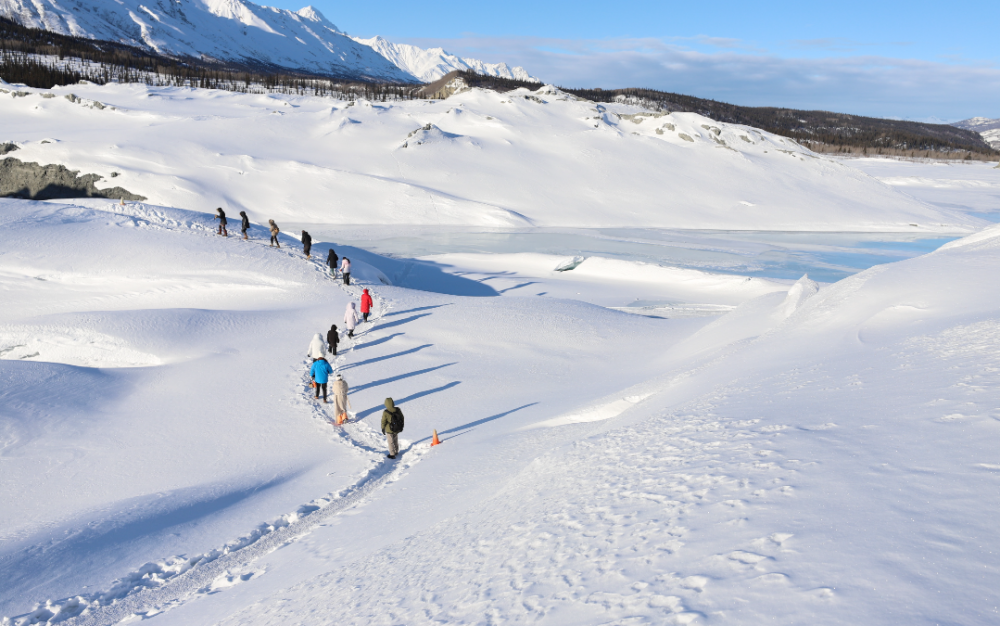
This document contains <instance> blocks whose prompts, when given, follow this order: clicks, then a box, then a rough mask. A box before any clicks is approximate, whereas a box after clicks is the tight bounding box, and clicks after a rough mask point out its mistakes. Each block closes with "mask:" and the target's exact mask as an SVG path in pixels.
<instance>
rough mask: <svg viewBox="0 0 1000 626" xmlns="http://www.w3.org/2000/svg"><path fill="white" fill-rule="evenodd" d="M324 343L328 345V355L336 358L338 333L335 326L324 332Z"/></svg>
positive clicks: (338, 340) (338, 341)
mask: <svg viewBox="0 0 1000 626" xmlns="http://www.w3.org/2000/svg"><path fill="white" fill-rule="evenodd" d="M326 342H327V343H328V344H330V354H332V355H333V356H337V344H338V343H340V333H338V332H337V325H336V324H334V325H332V326H330V330H328V331H326Z"/></svg>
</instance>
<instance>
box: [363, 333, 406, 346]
mask: <svg viewBox="0 0 1000 626" xmlns="http://www.w3.org/2000/svg"><path fill="white" fill-rule="evenodd" d="M405 334H406V333H393V334H391V335H389V336H388V337H382V338H381V339H375V340H374V341H366V342H365V343H362V344H358V345H356V346H354V349H355V350H361V349H362V348H370V347H372V346H377V345H379V344H382V343H385V342H387V341H392V340H393V338H395V337H402V336H403V335H405Z"/></svg>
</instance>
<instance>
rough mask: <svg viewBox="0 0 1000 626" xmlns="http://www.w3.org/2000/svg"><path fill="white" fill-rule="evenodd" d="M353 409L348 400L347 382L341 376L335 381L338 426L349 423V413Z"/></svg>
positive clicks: (335, 406)
mask: <svg viewBox="0 0 1000 626" xmlns="http://www.w3.org/2000/svg"><path fill="white" fill-rule="evenodd" d="M350 408H351V401H350V400H349V399H348V398H347V381H346V380H344V377H343V376H341V375H340V374H337V380H335V381H333V412H334V413H336V414H337V425H338V426H339V425H340V424H343V423H344V422H346V421H347V411H348V409H350Z"/></svg>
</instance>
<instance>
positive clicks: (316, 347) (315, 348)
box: [308, 333, 326, 359]
mask: <svg viewBox="0 0 1000 626" xmlns="http://www.w3.org/2000/svg"><path fill="white" fill-rule="evenodd" d="M308 356H309V358H310V359H322V358H324V357H325V356H326V346H324V345H323V338H322V337H320V334H319V333H316V334H315V335H313V338H312V341H310V342H309V354H308Z"/></svg>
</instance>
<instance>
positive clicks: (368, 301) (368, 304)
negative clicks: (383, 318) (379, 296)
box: [361, 289, 372, 322]
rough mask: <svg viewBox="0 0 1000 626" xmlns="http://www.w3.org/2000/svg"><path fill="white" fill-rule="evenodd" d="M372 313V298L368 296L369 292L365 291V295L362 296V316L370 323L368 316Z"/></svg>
mask: <svg viewBox="0 0 1000 626" xmlns="http://www.w3.org/2000/svg"><path fill="white" fill-rule="evenodd" d="M371 312H372V297H371V296H370V295H368V290H367V289H365V291H364V293H362V294H361V315H362V317H364V319H365V321H366V322H367V321H368V316H369V315H370V314H371Z"/></svg>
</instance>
